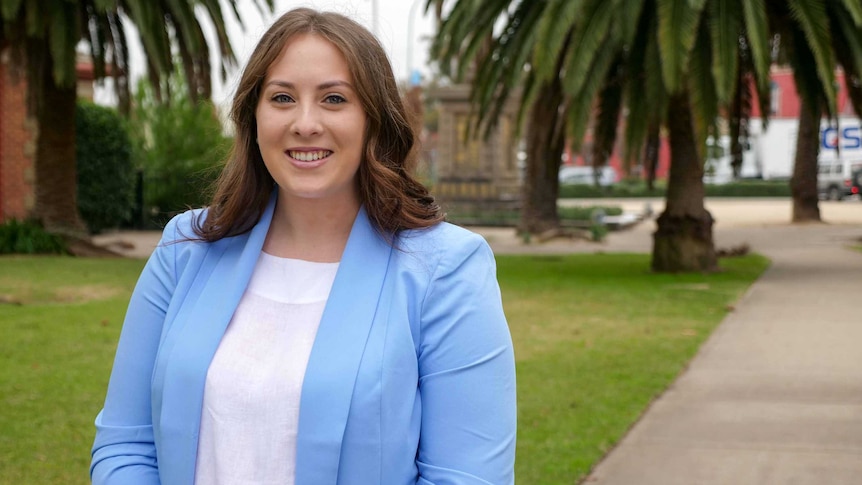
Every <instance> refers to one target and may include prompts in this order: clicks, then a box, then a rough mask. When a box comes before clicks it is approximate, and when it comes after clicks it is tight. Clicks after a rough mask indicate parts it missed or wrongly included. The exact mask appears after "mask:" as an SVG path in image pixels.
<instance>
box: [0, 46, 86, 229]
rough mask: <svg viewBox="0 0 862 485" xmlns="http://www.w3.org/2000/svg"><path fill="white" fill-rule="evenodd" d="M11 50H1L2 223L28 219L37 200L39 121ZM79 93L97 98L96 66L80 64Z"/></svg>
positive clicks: (0, 156) (0, 194)
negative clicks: (30, 114)
mask: <svg viewBox="0 0 862 485" xmlns="http://www.w3.org/2000/svg"><path fill="white" fill-rule="evenodd" d="M12 69H13V67H12V65H11V60H10V56H9V52H8V50H6V51H3V52H2V53H0V223H2V222H4V221H6V220H9V219H19V220H20V219H26V218H27V217H28V216H29V215H30V211H31V210H32V209H33V205H34V203H35V170H34V167H33V155H34V154H35V151H36V146H35V141H36V138H35V135H36V129H37V126H36V123H35V120H34V119H32V118H30V117H28V116H27V86H26V82H25V80H24V73H23V72H22V73H20V74H21V75H20V76H15V75H14V73H13V72H12ZM77 74H78V96H79V97H82V98H87V99H90V100H92V99H93V67H92V64H91V63H90V62H88V61H79V62H78V65H77Z"/></svg>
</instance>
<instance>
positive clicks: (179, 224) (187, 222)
mask: <svg viewBox="0 0 862 485" xmlns="http://www.w3.org/2000/svg"><path fill="white" fill-rule="evenodd" d="M206 214H207V209H205V208H204V209H191V210H187V211H185V212H181V213H179V214H177V215H175V216H174V217H172V218H171V220H170V221H168V223H167V224H166V225H165V228H164V230H163V231H162V244H176V243H182V242H190V241H195V240H196V239H197V238H198V236H197V233H196V232H195V228H196V227H199V226H200V225H201V224H202V223H203V221H204V220H205V219H206ZM196 242H199V241H196Z"/></svg>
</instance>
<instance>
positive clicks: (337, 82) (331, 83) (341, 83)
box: [266, 80, 353, 91]
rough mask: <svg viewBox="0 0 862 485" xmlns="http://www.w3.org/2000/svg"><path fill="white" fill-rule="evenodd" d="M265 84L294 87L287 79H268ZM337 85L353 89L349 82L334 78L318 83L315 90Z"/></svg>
mask: <svg viewBox="0 0 862 485" xmlns="http://www.w3.org/2000/svg"><path fill="white" fill-rule="evenodd" d="M266 86H279V87H283V88H287V89H296V85H295V84H293V83H291V82H287V81H270V82H268V83H266ZM338 86H344V87H347V88H350V89H353V85H352V84H350V83H349V82H347V81H341V80H335V81H326V82H324V83H320V84H318V85H317V90H318V91H324V90H327V89H332V88H334V87H338Z"/></svg>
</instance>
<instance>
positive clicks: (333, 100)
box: [324, 94, 347, 104]
mask: <svg viewBox="0 0 862 485" xmlns="http://www.w3.org/2000/svg"><path fill="white" fill-rule="evenodd" d="M324 101H326V102H327V103H329V104H341V103H345V102H347V100H346V99H344V97H343V96H340V95H338V94H330V95H329V96H327V97H326V98H324Z"/></svg>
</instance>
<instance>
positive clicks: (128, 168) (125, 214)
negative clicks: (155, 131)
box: [75, 101, 135, 233]
mask: <svg viewBox="0 0 862 485" xmlns="http://www.w3.org/2000/svg"><path fill="white" fill-rule="evenodd" d="M75 130H76V136H77V140H76V153H75V155H76V157H77V162H78V210H79V211H80V213H81V217H82V218H83V219H84V222H85V223H86V224H87V227H88V228H89V229H90V232H93V233H98V232H101V231H102V230H103V229H107V228H111V227H117V226H119V225H120V223H122V222H124V221H126V220H128V219H129V217H130V216H131V215H132V209H133V206H134V188H135V170H134V167H133V166H132V145H131V142H130V141H129V135H128V133H127V131H126V126H125V123H124V122H123V119H122V118H121V117H120V115H119V113H117V111H116V110H114V109H111V108H106V107H104V106H97V105H95V104H93V103H91V102H88V101H79V102H78V106H77V110H76V111H75Z"/></svg>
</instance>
